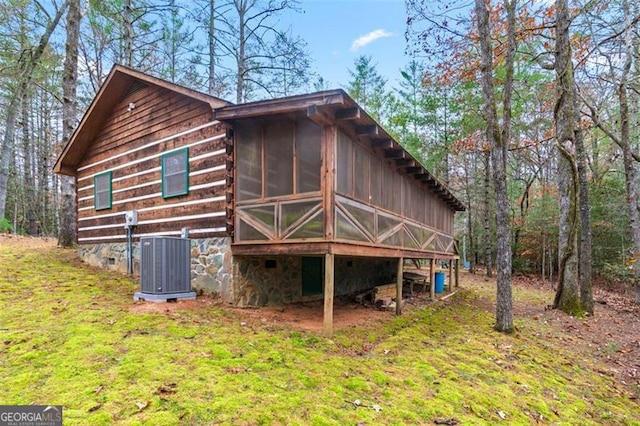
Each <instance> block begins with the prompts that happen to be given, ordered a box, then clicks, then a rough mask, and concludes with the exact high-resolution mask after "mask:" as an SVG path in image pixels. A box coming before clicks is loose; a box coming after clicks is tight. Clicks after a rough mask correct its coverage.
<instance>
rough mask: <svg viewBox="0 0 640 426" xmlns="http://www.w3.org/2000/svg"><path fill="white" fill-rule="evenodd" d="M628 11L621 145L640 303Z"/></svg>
mask: <svg viewBox="0 0 640 426" xmlns="http://www.w3.org/2000/svg"><path fill="white" fill-rule="evenodd" d="M622 4H623V9H624V14H625V32H624V42H625V50H626V60H625V63H624V67H623V72H622V78H621V80H620V86H619V87H618V100H619V103H620V143H619V144H618V145H620V148H621V149H622V161H623V164H624V175H625V180H626V189H627V205H628V206H629V207H628V208H629V228H630V230H631V238H632V240H633V254H632V255H633V260H634V262H633V286H634V287H635V294H636V303H637V304H640V216H639V214H638V207H639V206H638V182H637V176H636V175H637V174H636V167H635V162H634V159H633V155H632V152H631V126H630V124H629V121H630V117H629V98H628V76H629V72H630V71H631V65H632V59H633V53H634V52H633V46H632V41H631V37H632V35H631V32H632V31H631V30H632V26H631V11H630V8H629V1H628V0H623V2H622Z"/></svg>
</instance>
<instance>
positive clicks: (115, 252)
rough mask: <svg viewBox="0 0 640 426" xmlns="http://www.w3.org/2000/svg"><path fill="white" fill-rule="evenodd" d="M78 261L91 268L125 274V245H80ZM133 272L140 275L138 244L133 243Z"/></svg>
mask: <svg viewBox="0 0 640 426" xmlns="http://www.w3.org/2000/svg"><path fill="white" fill-rule="evenodd" d="M78 255H79V256H80V259H82V260H83V261H84V262H86V263H88V264H89V265H91V266H97V267H100V268H105V269H109V270H111V271H118V272H122V273H123V274H126V273H127V243H102V244H81V245H80V246H78ZM133 272H134V274H135V275H139V274H140V244H139V243H137V242H135V243H133Z"/></svg>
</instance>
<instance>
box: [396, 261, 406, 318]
mask: <svg viewBox="0 0 640 426" xmlns="http://www.w3.org/2000/svg"><path fill="white" fill-rule="evenodd" d="M403 269H404V258H402V257H400V258H398V275H397V277H396V315H402V272H403Z"/></svg>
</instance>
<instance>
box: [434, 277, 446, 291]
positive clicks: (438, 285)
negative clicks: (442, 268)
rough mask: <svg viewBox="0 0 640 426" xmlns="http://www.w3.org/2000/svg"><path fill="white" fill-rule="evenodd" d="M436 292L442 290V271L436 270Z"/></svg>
mask: <svg viewBox="0 0 640 426" xmlns="http://www.w3.org/2000/svg"><path fill="white" fill-rule="evenodd" d="M435 287H436V293H443V292H444V272H436V285H435Z"/></svg>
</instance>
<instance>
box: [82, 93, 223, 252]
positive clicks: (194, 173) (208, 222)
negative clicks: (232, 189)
mask: <svg viewBox="0 0 640 426" xmlns="http://www.w3.org/2000/svg"><path fill="white" fill-rule="evenodd" d="M226 130H227V129H226V127H225V126H224V125H223V124H222V123H219V122H217V121H214V120H213V114H212V112H211V107H210V106H209V105H207V104H205V103H202V102H198V101H196V100H193V99H190V98H188V97H186V96H182V95H180V94H176V93H174V92H171V91H169V90H166V89H163V88H158V87H143V88H142V89H140V90H137V91H135V92H134V93H132V94H130V95H129V96H125V97H124V98H123V99H121V101H120V102H119V103H118V104H117V106H116V107H115V108H114V110H113V113H112V115H111V117H110V118H109V119H108V120H106V122H105V123H104V125H103V128H102V130H101V131H100V132H99V134H98V136H97V137H96V138H95V140H94V141H92V142H91V145H90V147H89V148H88V150H87V153H86V155H85V157H84V159H83V161H82V163H80V164H79V166H78V173H77V176H76V179H77V187H78V189H77V194H78V242H79V243H83V244H84V243H99V242H117V241H124V240H125V239H126V238H125V230H124V212H125V211H127V210H137V211H138V227H137V229H136V232H135V235H136V236H138V237H140V236H152V235H179V234H180V229H181V228H183V227H188V228H189V232H190V234H191V235H192V236H193V237H194V238H210V237H216V236H226V235H228V232H227V227H226V210H225V207H226V203H225V190H226V181H225V173H226V161H227V157H226V151H225V144H226ZM185 147H186V148H188V149H189V193H188V194H187V195H184V196H177V197H171V198H167V199H163V198H162V183H161V178H162V176H161V173H162V170H161V166H160V163H161V157H162V155H163V154H165V153H167V152H170V151H173V150H175V149H179V148H185ZM107 171H110V172H111V173H112V181H111V183H112V207H111V208H110V209H105V210H96V209H95V206H94V187H93V177H94V176H96V175H98V174H100V173H104V172H107Z"/></svg>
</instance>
